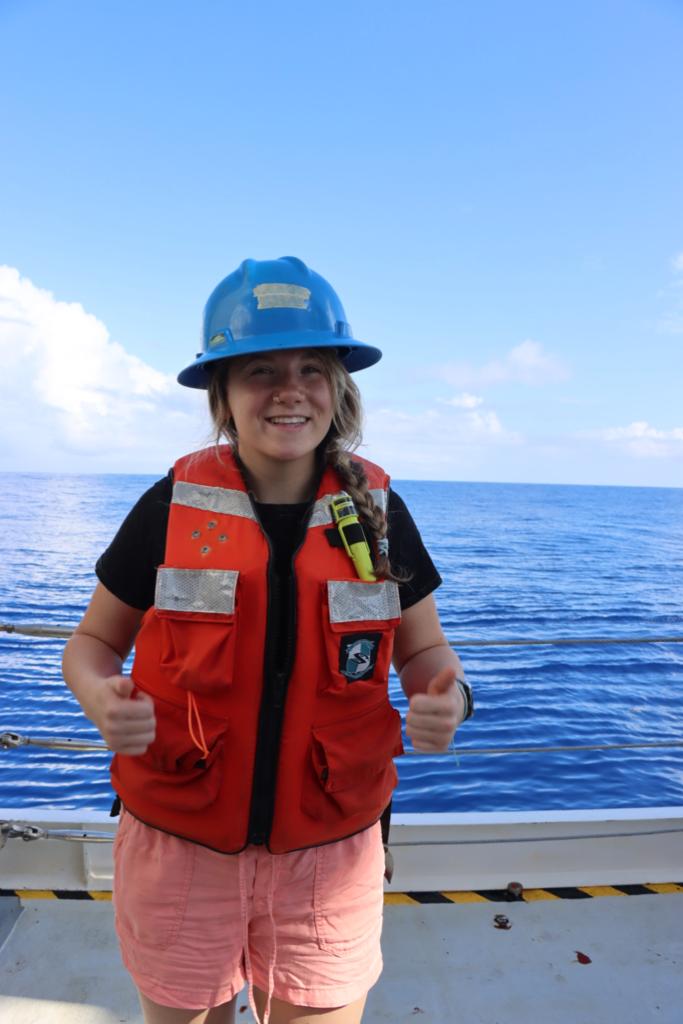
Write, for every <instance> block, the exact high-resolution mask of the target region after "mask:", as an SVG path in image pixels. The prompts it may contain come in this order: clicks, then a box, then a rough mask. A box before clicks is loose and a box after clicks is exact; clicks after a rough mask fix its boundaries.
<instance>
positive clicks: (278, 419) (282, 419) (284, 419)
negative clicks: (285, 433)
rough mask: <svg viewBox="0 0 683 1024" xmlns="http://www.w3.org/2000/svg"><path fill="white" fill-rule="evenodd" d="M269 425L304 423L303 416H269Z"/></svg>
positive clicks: (304, 418)
mask: <svg viewBox="0 0 683 1024" xmlns="http://www.w3.org/2000/svg"><path fill="white" fill-rule="evenodd" d="M270 422H271V423H305V422H306V417H305V416H271V417H270Z"/></svg>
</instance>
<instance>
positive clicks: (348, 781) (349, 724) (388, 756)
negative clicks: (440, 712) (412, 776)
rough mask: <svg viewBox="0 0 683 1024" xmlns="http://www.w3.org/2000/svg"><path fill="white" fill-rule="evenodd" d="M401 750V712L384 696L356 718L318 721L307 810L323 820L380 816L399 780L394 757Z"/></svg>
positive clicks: (304, 800)
mask: <svg viewBox="0 0 683 1024" xmlns="http://www.w3.org/2000/svg"><path fill="white" fill-rule="evenodd" d="M402 753H403V743H402V741H401V716H400V715H399V713H398V711H396V709H395V708H393V707H392V706H391V704H389V702H388V701H386V700H384V701H382V703H381V704H378V705H376V706H375V707H373V708H371V709H370V710H369V711H366V712H364V713H363V714H361V715H356V716H355V717H353V718H347V719H344V720H342V721H340V722H334V723H333V724H331V725H323V726H314V727H313V730H312V736H311V763H312V769H313V771H312V777H311V778H310V779H309V780H307V781H306V782H305V783H304V789H303V795H302V808H303V810H304V811H305V812H306V813H307V814H309V815H310V816H311V817H313V818H317V819H318V820H320V821H325V822H336V821H340V822H341V821H343V820H346V819H349V818H353V816H354V815H363V816H364V818H365V820H366V821H367V820H370V819H372V818H373V817H377V818H378V817H379V816H380V814H381V813H382V811H383V810H384V808H385V807H386V805H387V804H388V803H389V799H390V797H391V794H392V792H393V790H394V788H395V786H396V783H397V781H398V775H397V772H396V766H395V765H394V762H393V760H392V758H394V757H398V756H399V755H401V754H402Z"/></svg>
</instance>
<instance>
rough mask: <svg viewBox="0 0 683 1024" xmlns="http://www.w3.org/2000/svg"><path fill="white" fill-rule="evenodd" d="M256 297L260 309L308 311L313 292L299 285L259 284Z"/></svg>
mask: <svg viewBox="0 0 683 1024" xmlns="http://www.w3.org/2000/svg"><path fill="white" fill-rule="evenodd" d="M254 295H255V296H256V298H257V300H258V306H257V308H258V309H306V308H307V306H308V300H309V299H310V297H311V292H310V290H309V289H308V288H302V287H301V286H300V285H298V284H259V285H257V286H256V287H255V288H254Z"/></svg>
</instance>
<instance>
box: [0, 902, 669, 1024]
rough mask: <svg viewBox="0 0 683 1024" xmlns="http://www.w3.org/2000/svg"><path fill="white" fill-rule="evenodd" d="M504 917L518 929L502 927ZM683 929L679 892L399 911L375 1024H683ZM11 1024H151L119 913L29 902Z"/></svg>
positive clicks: (1, 998) (7, 949) (15, 938)
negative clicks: (130, 966)
mask: <svg viewBox="0 0 683 1024" xmlns="http://www.w3.org/2000/svg"><path fill="white" fill-rule="evenodd" d="M497 913H504V914H506V915H507V917H508V918H509V920H510V922H511V924H512V927H511V929H510V930H509V931H500V930H497V929H496V928H494V926H493V918H494V915H495V914H497ZM682 921H683V894H678V893H676V894H667V895H652V896H650V895H639V896H620V897H613V896H604V897H599V898H595V899H585V900H548V901H539V902H531V903H498V904H497V903H476V904H471V905H462V904H449V905H444V904H441V905H421V906H387V907H386V911H385V926H384V953H385V969H384V974H383V976H382V978H381V980H380V982H379V984H378V985H377V986H376V987H375V988H374V989H373V990H372V992H371V993H370V997H369V1000H368V1005H367V1009H366V1013H365V1017H364V1024H379V1022H380V1021H391V1022H393V1024H402V1022H407V1021H411V1022H413V1024H415V1022H421V1021H424V1022H427V1021H434V1022H436V1021H438V1022H446V1021H454V1022H455V1021H458V1022H460V1021H462V1022H463V1024H464V1022H467V1024H479V1022H481V1024H517V1022H520V1024H521V1022H524V1024H565V1022H566V1024H603V1022H604V1024H647V1022H650V1021H657V1022H659V1024H680V1022H681V1020H683V1016H682V1011H681V1006H683V925H682V924H681V922H682ZM577 950H580V951H581V952H583V953H585V954H587V955H588V956H589V957H590V958H591V961H592V962H591V963H590V964H580V963H579V962H578V961H577V958H576V951H577ZM244 1005H246V998H245V993H243V994H242V997H241V998H240V1000H239V1003H238V1006H239V1007H242V1006H244ZM0 1021H2V1024H43V1022H45V1024H124V1022H130V1024H133V1022H135V1024H141V1021H142V1017H141V1014H140V1012H139V1010H138V1007H137V1000H136V996H135V992H134V989H133V986H132V984H131V982H130V980H129V978H128V976H127V974H126V972H125V971H124V969H123V967H122V966H121V964H120V962H119V957H118V950H117V946H116V940H115V936H114V931H113V924H112V908H111V904H110V903H108V902H89V901H71V900H69V901H66V900H65V901H56V900H44V899H36V900H27V901H26V902H25V904H24V910H23V912H22V914H21V916H20V917H19V919H18V920H17V922H16V924H15V925H14V929H13V931H12V933H11V934H10V936H9V938H8V939H7V940H6V942H5V945H4V947H3V948H2V950H0ZM237 1021H244V1022H253V1018H252V1016H251V1014H250V1012H249V1010H248V1009H247V1010H246V1011H243V1012H242V1013H239V1012H238V1014H237Z"/></svg>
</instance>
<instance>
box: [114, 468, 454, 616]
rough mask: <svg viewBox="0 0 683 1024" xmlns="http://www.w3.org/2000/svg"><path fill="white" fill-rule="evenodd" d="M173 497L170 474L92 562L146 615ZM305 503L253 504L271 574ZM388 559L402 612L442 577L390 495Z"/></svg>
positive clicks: (280, 569) (280, 568) (288, 547)
mask: <svg viewBox="0 0 683 1024" xmlns="http://www.w3.org/2000/svg"><path fill="white" fill-rule="evenodd" d="M172 492H173V473H172V471H170V472H169V474H168V476H165V477H163V479H161V480H158V481H157V482H156V483H155V484H153V485H152V487H150V488H149V490H148V491H145V493H144V494H143V495H142V497H141V498H140V500H139V501H138V502H137V504H136V505H135V506H134V507H133V508H132V509H131V511H130V512H129V513H128V515H127V516H126V518H125V520H124V521H123V523H122V524H121V527H120V529H119V531H118V533H117V534H116V536H115V537H114V539H113V541H112V542H111V544H110V545H109V547H108V548H107V549H106V551H105V552H104V553H103V554H102V555H101V556H100V558H99V559H98V560H97V565H96V566H95V571H96V573H97V578H98V579H99V581H100V582H101V583H102V584H104V586H105V587H106V588H107V590H109V591H110V592H111V593H112V594H114V596H115V597H118V598H119V600H120V601H124V602H125V603H126V604H129V605H131V606H132V607H133V608H139V609H141V610H142V611H146V610H147V609H148V608H150V607H151V606H152V605H153V604H154V588H155V584H156V571H157V567H158V566H159V565H161V564H162V563H163V561H164V553H165V550H166V530H167V527H168V512H169V506H170V504H171V496H172ZM307 507H308V503H305V504H301V505H268V504H263V503H260V502H259V503H257V510H258V514H259V517H260V519H261V525H262V526H263V529H264V530H265V531H266V533H267V534H268V537H269V538H270V542H271V545H272V548H273V557H274V560H275V565H274V568H275V572H276V574H277V575H278V576H279V577H280V578H283V579H284V578H286V577H287V576H288V574H289V567H290V564H291V558H292V555H293V553H294V551H295V550H296V548H297V547H298V545H299V543H300V539H301V533H302V516H303V514H304V512H305V510H306V508H307ZM388 537H389V558H390V560H391V565H392V568H393V569H394V571H397V570H400V571H401V574H402V575H403V574H404V573H405V574H406V575H408V576H409V579H408V581H407V582H405V583H401V584H399V596H400V600H401V608H402V609H403V610H405V609H406V608H410V607H411V605H414V604H416V603H417V602H418V601H420V600H422V598H423V597H426V596H427V594H431V592H432V591H433V590H436V588H437V587H438V586H439V584H440V583H441V577H440V576H439V573H438V572H437V570H436V569H435V567H434V563H433V562H432V560H431V558H430V557H429V553H428V552H427V549H426V548H425V546H424V544H423V543H422V538H421V537H420V534H419V531H418V529H417V526H416V525H415V523H414V521H413V518H412V516H411V515H410V512H409V511H408V509H407V508H406V506H405V504H404V503H403V501H402V500H401V498H399V496H398V494H396V492H395V491H393V490H390V491H389V499H388Z"/></svg>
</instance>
